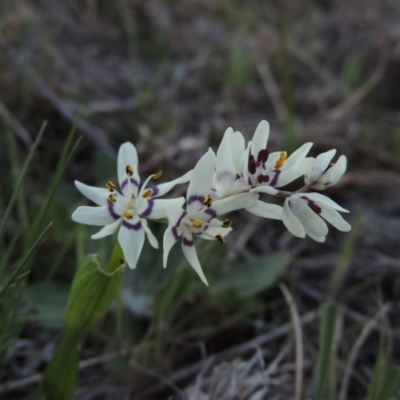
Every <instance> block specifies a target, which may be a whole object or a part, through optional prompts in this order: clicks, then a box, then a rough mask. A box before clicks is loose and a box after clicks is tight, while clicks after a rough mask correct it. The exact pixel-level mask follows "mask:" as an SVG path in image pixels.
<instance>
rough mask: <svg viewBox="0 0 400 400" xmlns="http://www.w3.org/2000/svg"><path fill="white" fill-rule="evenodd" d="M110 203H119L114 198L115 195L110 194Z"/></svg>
mask: <svg viewBox="0 0 400 400" xmlns="http://www.w3.org/2000/svg"><path fill="white" fill-rule="evenodd" d="M108 201H109V202H110V203H115V202H116V201H117V199H116V198H115V196H114V195H113V194H110V195H109V196H108Z"/></svg>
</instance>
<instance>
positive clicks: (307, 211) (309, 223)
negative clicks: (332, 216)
mask: <svg viewBox="0 0 400 400" xmlns="http://www.w3.org/2000/svg"><path fill="white" fill-rule="evenodd" d="M289 206H290V210H291V211H292V213H293V214H294V215H295V216H296V217H297V219H298V220H299V221H300V222H301V224H302V225H303V226H304V228H305V229H306V231H310V232H311V233H313V234H314V235H315V236H326V234H327V233H328V227H327V226H326V223H325V221H324V220H323V219H322V218H321V217H320V216H319V215H318V214H317V213H315V212H314V211H313V210H312V209H311V208H310V207H309V206H308V204H307V203H306V200H304V199H302V198H301V197H300V196H298V195H294V196H291V197H289Z"/></svg>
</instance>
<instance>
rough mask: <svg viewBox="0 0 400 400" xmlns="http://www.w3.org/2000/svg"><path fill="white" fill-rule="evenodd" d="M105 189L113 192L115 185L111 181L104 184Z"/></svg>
mask: <svg viewBox="0 0 400 400" xmlns="http://www.w3.org/2000/svg"><path fill="white" fill-rule="evenodd" d="M106 188H107V189H108V190H109V191H110V192H113V191H114V190H115V189H116V188H117V187H116V186H115V184H114V183H113V182H111V181H109V182H107V183H106Z"/></svg>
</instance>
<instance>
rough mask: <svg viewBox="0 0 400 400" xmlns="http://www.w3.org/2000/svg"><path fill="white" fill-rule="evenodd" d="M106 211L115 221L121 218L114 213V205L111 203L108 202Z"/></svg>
mask: <svg viewBox="0 0 400 400" xmlns="http://www.w3.org/2000/svg"><path fill="white" fill-rule="evenodd" d="M107 209H108V212H109V213H110V215H111V216H112V217H113V218H114V219H115V220H117V219H120V218H121V216H120V215H118V214H117V213H116V212H115V211H114V203H111V201H108V205H107Z"/></svg>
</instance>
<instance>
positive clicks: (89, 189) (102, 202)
mask: <svg viewBox="0 0 400 400" xmlns="http://www.w3.org/2000/svg"><path fill="white" fill-rule="evenodd" d="M75 186H76V188H77V189H78V190H79V191H80V192H81V193H82V194H83V195H84V196H85V197H87V198H88V199H89V200H92V201H93V203H96V204H97V205H98V206H106V205H107V198H108V196H109V195H110V194H111V192H110V191H109V190H108V189H106V188H98V187H94V186H88V185H85V184H84V183H82V182H79V181H75Z"/></svg>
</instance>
